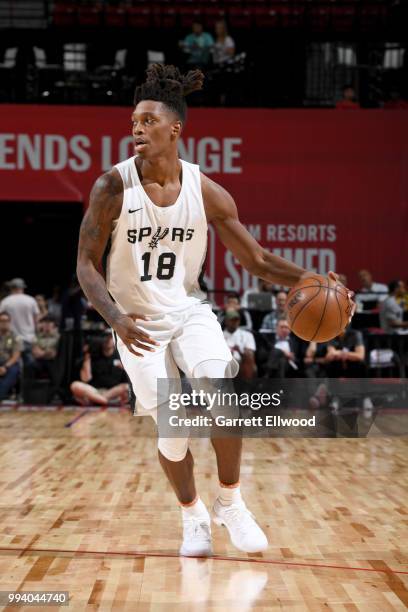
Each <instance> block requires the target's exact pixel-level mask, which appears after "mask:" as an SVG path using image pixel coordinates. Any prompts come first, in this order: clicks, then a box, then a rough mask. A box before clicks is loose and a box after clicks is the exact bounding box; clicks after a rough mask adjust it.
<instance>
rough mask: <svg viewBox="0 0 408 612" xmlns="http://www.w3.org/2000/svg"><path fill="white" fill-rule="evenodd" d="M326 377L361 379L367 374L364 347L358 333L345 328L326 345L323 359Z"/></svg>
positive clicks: (361, 336) (360, 334) (360, 335)
mask: <svg viewBox="0 0 408 612" xmlns="http://www.w3.org/2000/svg"><path fill="white" fill-rule="evenodd" d="M325 363H326V366H325V367H326V373H327V376H328V377H332V378H336V377H346V378H363V377H365V376H366V374H367V366H366V363H365V346H364V341H363V335H362V333H361V332H360V331H357V330H355V329H352V328H351V327H350V326H349V327H346V329H345V330H343V332H342V333H341V334H339V335H338V336H337V337H336V338H334V339H333V340H330V342H328V343H327V353H326V357H325Z"/></svg>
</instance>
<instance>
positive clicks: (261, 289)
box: [241, 278, 276, 310]
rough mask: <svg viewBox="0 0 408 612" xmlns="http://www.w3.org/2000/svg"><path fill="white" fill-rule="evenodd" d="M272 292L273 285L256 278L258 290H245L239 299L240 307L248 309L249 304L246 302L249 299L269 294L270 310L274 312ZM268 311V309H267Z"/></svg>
mask: <svg viewBox="0 0 408 612" xmlns="http://www.w3.org/2000/svg"><path fill="white" fill-rule="evenodd" d="M273 292H274V284H273V283H268V281H265V280H263V279H262V278H258V288H256V289H255V288H251V289H247V290H246V291H245V292H244V295H243V296H242V298H241V306H242V308H250V304H249V303H248V300H249V298H250V297H252V296H253V295H259V294H262V293H269V294H270V296H271V307H270V309H271V310H275V308H276V302H275V296H274V294H273ZM268 310H269V308H268Z"/></svg>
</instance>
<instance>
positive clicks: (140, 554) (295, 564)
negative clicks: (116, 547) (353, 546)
mask: <svg viewBox="0 0 408 612" xmlns="http://www.w3.org/2000/svg"><path fill="white" fill-rule="evenodd" d="M1 552H19V553H20V554H21V555H27V554H33V553H34V554H35V553H49V554H53V553H63V554H71V555H73V556H81V555H100V556H102V557H103V556H105V555H118V556H122V557H138V558H145V557H158V558H162V559H166V558H169V559H170V558H174V559H178V558H179V559H209V560H214V561H237V562H243V563H266V564H268V565H287V566H289V567H306V568H311V567H315V568H320V569H341V570H348V571H355V572H380V573H383V574H392V575H393V574H403V575H408V571H406V572H404V571H401V570H393V569H391V568H389V569H375V568H373V567H352V566H347V565H329V564H324V563H300V562H294V561H274V560H272V559H256V558H253V557H252V558H251V557H249V558H248V557H223V556H221V555H213V556H211V557H198V556H196V557H183V556H181V555H179V554H177V553H157V552H149V551H147V552H136V551H135V552H130V551H129V552H128V551H123V552H120V551H109V550H105V551H102V550H66V549H62V548H61V549H60V548H14V547H10V548H8V547H0V553H1Z"/></svg>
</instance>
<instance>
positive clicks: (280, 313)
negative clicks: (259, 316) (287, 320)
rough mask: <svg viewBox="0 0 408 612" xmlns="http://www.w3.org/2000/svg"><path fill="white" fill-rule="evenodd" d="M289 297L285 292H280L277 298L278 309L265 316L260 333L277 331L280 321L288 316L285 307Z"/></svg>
mask: <svg viewBox="0 0 408 612" xmlns="http://www.w3.org/2000/svg"><path fill="white" fill-rule="evenodd" d="M287 297H288V296H287V295H286V293H285V292H284V291H279V293H278V295H277V296H276V308H275V310H272V312H270V313H269V314H267V315H265V317H264V318H263V321H262V323H261V329H260V331H266V330H267V331H272V332H274V331H276V325H277V323H278V320H279V319H282V318H283V317H285V316H286V313H285V306H286V300H287Z"/></svg>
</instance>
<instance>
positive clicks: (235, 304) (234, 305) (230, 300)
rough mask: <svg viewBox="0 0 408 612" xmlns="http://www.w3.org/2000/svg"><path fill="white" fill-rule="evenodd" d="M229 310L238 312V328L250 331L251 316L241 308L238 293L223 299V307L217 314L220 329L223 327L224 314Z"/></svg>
mask: <svg viewBox="0 0 408 612" xmlns="http://www.w3.org/2000/svg"><path fill="white" fill-rule="evenodd" d="M229 310H233V311H235V312H238V314H239V317H240V322H239V326H240V327H246V328H247V329H252V319H251V315H250V314H249V312H248V311H247V309H246V308H241V303H240V299H239V295H238V293H229V294H228V295H227V297H226V298H225V305H224V308H222V309H221V310H220V311H219V313H218V321H219V323H220V325H221V326H222V327H224V321H225V313H227V312H228V311H229Z"/></svg>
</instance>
